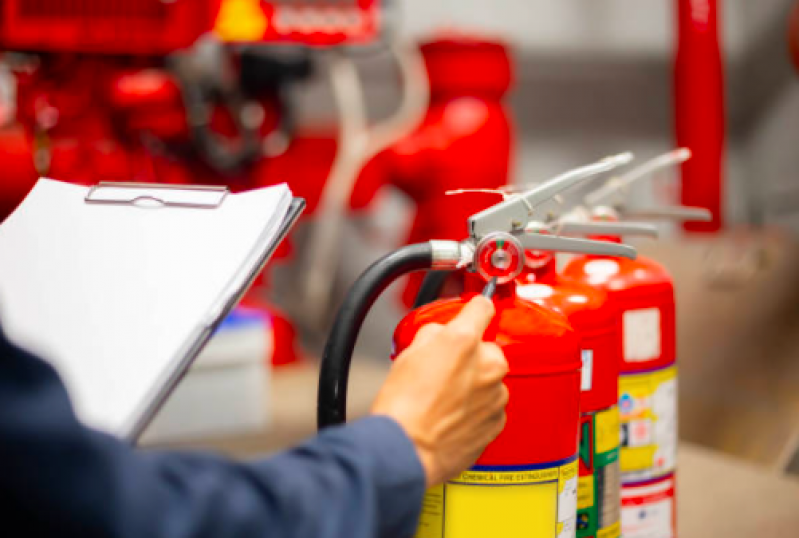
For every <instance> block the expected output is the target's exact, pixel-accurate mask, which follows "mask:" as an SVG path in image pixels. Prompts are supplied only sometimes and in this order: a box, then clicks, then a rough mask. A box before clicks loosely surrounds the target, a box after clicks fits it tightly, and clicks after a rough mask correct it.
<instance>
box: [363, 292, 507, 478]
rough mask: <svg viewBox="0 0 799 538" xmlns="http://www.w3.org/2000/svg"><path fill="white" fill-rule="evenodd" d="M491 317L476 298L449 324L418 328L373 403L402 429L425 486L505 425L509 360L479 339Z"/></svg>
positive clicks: (451, 473)
mask: <svg viewBox="0 0 799 538" xmlns="http://www.w3.org/2000/svg"><path fill="white" fill-rule="evenodd" d="M494 314H495V310H494V305H493V303H492V302H491V301H490V300H489V299H486V298H485V297H481V296H478V297H475V298H474V299H472V300H471V301H470V302H469V303H468V304H467V305H466V306H465V307H464V308H463V310H461V312H460V313H459V314H458V316H457V317H455V318H454V319H453V320H452V321H450V322H449V323H448V324H446V325H439V324H429V325H425V326H424V327H422V328H421V329H420V330H419V332H418V333H417V335H416V338H415V339H414V341H413V343H412V344H411V345H410V347H408V348H407V349H406V350H405V351H403V352H402V353H401V354H400V355H399V356H398V357H397V359H396V360H395V362H394V366H393V367H392V369H391V372H390V373H389V375H388V378H387V379H386V382H385V384H384V385H383V387H382V389H381V390H380V393H379V394H378V396H377V399H376V400H375V402H374V404H373V406H372V413H373V414H377V415H387V416H389V417H392V418H393V419H394V420H396V421H397V422H398V423H399V424H400V426H402V427H403V429H404V430H405V432H406V433H407V434H408V436H409V437H410V439H411V441H412V442H413V444H414V446H415V447H416V451H417V453H418V454H419V459H420V460H421V462H422V466H423V467H424V470H425V474H426V476H427V485H428V487H429V486H434V485H437V484H441V483H443V482H445V481H446V480H448V479H450V478H454V477H455V476H457V475H458V474H459V473H460V472H462V471H464V470H465V469H467V468H468V467H469V466H470V465H472V464H473V463H474V462H475V460H477V458H478V456H479V455H480V453H481V452H482V451H483V450H484V449H485V447H486V446H487V445H488V443H490V442H491V441H493V440H494V438H495V437H496V436H497V435H499V433H500V432H501V431H502V429H503V427H504V426H505V406H506V404H507V403H508V389H507V387H505V385H504V384H503V383H502V379H503V378H504V377H505V375H506V374H507V373H508V363H507V361H506V360H505V355H504V354H503V353H502V350H501V349H500V348H499V346H497V345H496V344H494V343H488V342H483V341H482V338H483V333H484V332H485V330H486V328H487V327H488V325H489V323H490V322H491V319H492V318H493V317H494Z"/></svg>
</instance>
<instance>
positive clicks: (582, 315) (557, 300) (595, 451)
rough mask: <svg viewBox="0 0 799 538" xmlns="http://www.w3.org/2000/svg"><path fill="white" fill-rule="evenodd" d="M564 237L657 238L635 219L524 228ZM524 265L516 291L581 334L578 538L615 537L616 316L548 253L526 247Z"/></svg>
mask: <svg viewBox="0 0 799 538" xmlns="http://www.w3.org/2000/svg"><path fill="white" fill-rule="evenodd" d="M553 229H554V230H555V231H557V232H559V233H564V234H566V235H578V234H579V235H589V236H622V235H625V236H626V235H645V236H652V237H655V236H657V228H655V227H654V226H652V225H650V224H637V223H607V222H588V223H572V222H565V223H555V224H554V225H550V226H547V225H545V224H543V223H535V224H531V225H529V226H528V228H527V231H528V233H552V231H553ZM525 261H526V266H525V268H524V270H523V271H522V274H521V275H519V277H518V278H517V279H516V284H517V288H516V292H517V294H518V295H519V296H520V297H522V298H524V299H527V300H530V301H532V302H535V303H537V304H540V305H541V306H544V307H547V308H550V309H552V310H555V311H557V312H560V313H562V314H563V315H565V316H566V317H567V319H568V320H569V323H570V324H571V325H572V327H573V328H574V329H575V331H577V334H578V336H579V337H580V354H581V360H582V366H583V368H582V375H581V382H580V389H581V397H580V445H579V457H578V463H579V481H578V488H577V528H576V536H577V538H588V537H591V538H594V537H599V536H601V537H602V538H618V537H619V536H621V512H620V505H621V501H620V490H621V476H620V473H619V444H620V443H619V440H620V436H619V410H618V407H617V405H616V404H617V402H618V391H619V364H620V359H621V337H620V327H619V316H618V312H617V310H616V308H615V305H614V304H613V302H612V301H609V300H608V296H607V294H606V293H605V292H604V291H603V290H601V289H598V288H596V287H594V286H590V285H587V284H584V283H581V282H576V281H574V280H571V279H568V278H564V277H563V276H562V275H560V274H558V272H557V267H556V261H555V256H554V255H553V254H552V253H551V252H545V251H527V252H526V253H525Z"/></svg>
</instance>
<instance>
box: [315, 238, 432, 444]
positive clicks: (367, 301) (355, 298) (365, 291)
mask: <svg viewBox="0 0 799 538" xmlns="http://www.w3.org/2000/svg"><path fill="white" fill-rule="evenodd" d="M432 264H433V248H432V246H431V245H430V243H420V244H418V245H408V246H406V247H403V248H401V249H399V250H397V251H396V252H392V253H391V254H388V255H386V256H384V257H383V258H381V259H379V260H378V261H376V262H375V263H374V264H372V265H371V266H370V267H369V268H368V269H367V270H366V271H364V273H363V274H362V275H361V276H360V278H358V280H357V281H356V282H355V284H353V286H352V288H350V291H349V293H348V294H347V297H346V298H345V299H344V303H343V304H342V305H341V307H340V308H339V310H338V314H336V320H335V322H334V323H333V328H332V329H331V331H330V337H329V338H328V340H327V344H326V345H325V351H324V353H323V354H322V366H321V370H320V372H319V394H318V400H317V410H316V411H317V425H318V426H319V428H320V429H321V428H325V427H327V426H333V425H335V424H342V423H344V422H345V421H346V420H347V382H348V381H349V376H350V363H351V362H352V352H353V350H354V349H355V342H356V341H357V339H358V333H359V332H360V330H361V325H362V324H363V320H364V319H365V318H366V314H367V313H368V312H369V310H370V309H371V308H372V305H374V303H375V301H376V300H377V298H378V297H379V296H380V294H381V293H383V291H384V290H385V289H386V288H387V287H388V286H389V285H391V283H392V282H394V281H395V280H396V279H397V278H399V277H401V276H403V275H405V274H408V273H410V272H413V271H419V270H423V269H430V267H431V266H432Z"/></svg>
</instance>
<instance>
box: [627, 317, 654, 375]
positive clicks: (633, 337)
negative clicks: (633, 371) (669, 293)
mask: <svg viewBox="0 0 799 538" xmlns="http://www.w3.org/2000/svg"><path fill="white" fill-rule="evenodd" d="M623 331H624V360H625V361H626V362H642V361H648V360H652V359H657V358H658V357H660V355H661V345H660V334H661V327H660V310H659V309H657V308H644V309H641V310H627V311H626V312H625V313H624V316H623Z"/></svg>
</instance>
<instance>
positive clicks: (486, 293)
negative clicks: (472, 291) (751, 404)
mask: <svg viewBox="0 0 799 538" xmlns="http://www.w3.org/2000/svg"><path fill="white" fill-rule="evenodd" d="M496 292H497V277H494V278H492V279H491V280H489V281H488V284H486V287H485V288H483V293H482V295H483V297H485V298H487V299H491V298H493V297H494V294H495V293H496Z"/></svg>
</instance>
